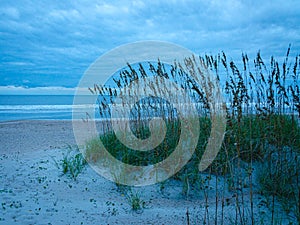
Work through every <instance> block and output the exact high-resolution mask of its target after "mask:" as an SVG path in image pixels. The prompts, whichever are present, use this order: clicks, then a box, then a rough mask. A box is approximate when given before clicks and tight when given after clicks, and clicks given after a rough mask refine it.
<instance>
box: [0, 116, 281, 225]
mask: <svg viewBox="0 0 300 225" xmlns="http://www.w3.org/2000/svg"><path fill="white" fill-rule="evenodd" d="M0 138H1V139H0V146H1V147H0V163H1V164H0V204H1V205H0V224H173V225H176V224H187V215H186V212H187V209H188V210H189V217H190V224H203V221H204V218H205V217H206V218H207V217H210V218H211V222H214V221H215V215H216V213H215V211H216V198H215V196H216V193H219V194H224V196H225V198H224V199H225V201H226V204H225V206H224V208H223V213H224V216H223V218H224V224H230V221H234V220H235V210H236V207H235V206H234V202H235V201H236V198H235V197H234V194H233V193H232V192H230V191H228V187H227V186H226V184H225V187H224V185H223V186H222V184H223V183H224V179H223V178H219V180H218V183H219V187H218V190H217V191H216V189H215V184H216V183H215V181H216V180H215V177H213V178H212V180H211V181H210V183H209V184H208V189H207V190H208V191H207V193H208V196H207V199H208V206H209V207H208V208H207V209H208V210H207V211H206V210H205V204H206V203H205V197H204V192H199V191H198V192H197V193H195V194H191V195H190V196H189V198H188V199H186V198H185V197H184V196H183V195H182V194H181V190H182V187H181V185H182V184H181V183H180V182H178V181H167V183H166V184H165V188H164V191H163V192H162V191H161V184H156V185H152V186H149V187H143V188H133V192H138V193H140V196H141V198H142V199H143V200H144V201H145V202H146V208H145V209H143V210H141V211H138V212H135V211H133V210H132V209H131V207H130V205H129V201H128V200H127V199H126V197H125V196H124V195H123V194H121V193H120V192H118V191H117V187H116V185H115V184H114V183H112V182H110V181H107V180H105V179H104V178H102V177H101V176H99V175H98V174H96V173H95V172H94V171H93V170H92V169H91V168H90V167H89V166H87V167H86V168H85V169H84V171H83V172H82V173H81V174H80V175H79V176H78V177H77V180H76V181H75V180H73V179H71V178H70V177H68V176H66V175H62V172H61V170H59V169H58V168H57V167H56V165H55V162H54V161H55V160H56V161H57V162H59V160H61V159H62V157H63V154H65V153H66V151H67V148H66V145H67V144H69V145H74V144H75V140H74V137H73V133H72V125H71V122H68V121H18V122H8V123H1V124H0ZM203 176H204V177H205V175H203ZM220 185H221V186H220ZM244 202H245V203H247V204H246V205H249V206H250V204H249V191H247V189H245V191H244ZM254 202H255V204H254V213H255V214H254V216H255V218H257V220H258V219H259V218H261V216H262V215H264V217H263V218H264V219H265V221H268V219H269V216H270V211H269V210H268V209H267V208H266V206H265V204H264V200H263V197H262V196H260V195H259V194H257V193H256V194H255V195H254ZM217 213H218V216H217V217H218V221H219V222H218V224H220V222H221V221H220V218H221V213H222V207H221V202H219V203H218V207H217ZM244 215H245V216H246V217H249V209H245V213H244ZM248 222H249V223H250V220H248ZM283 222H284V221H283ZM265 224H267V223H265ZM283 224H284V223H283Z"/></svg>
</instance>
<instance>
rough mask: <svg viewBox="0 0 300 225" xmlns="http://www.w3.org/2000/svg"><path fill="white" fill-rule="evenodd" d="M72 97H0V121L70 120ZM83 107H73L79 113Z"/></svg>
mask: <svg viewBox="0 0 300 225" xmlns="http://www.w3.org/2000/svg"><path fill="white" fill-rule="evenodd" d="M73 98H74V96H73V95H0V121H2V122H3V121H14V120H71V119H72V109H73ZM85 107H86V106H85V105H75V108H76V109H77V110H78V112H79V111H84V110H85Z"/></svg>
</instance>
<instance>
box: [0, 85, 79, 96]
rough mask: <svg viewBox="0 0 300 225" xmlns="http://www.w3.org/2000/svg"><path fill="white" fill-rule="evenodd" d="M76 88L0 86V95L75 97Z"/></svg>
mask: <svg viewBox="0 0 300 225" xmlns="http://www.w3.org/2000/svg"><path fill="white" fill-rule="evenodd" d="M74 93H75V88H66V87H56V86H51V87H35V88H28V87H23V86H12V85H9V86H0V95H73V94H74Z"/></svg>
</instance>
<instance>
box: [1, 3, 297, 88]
mask: <svg viewBox="0 0 300 225" xmlns="http://www.w3.org/2000/svg"><path fill="white" fill-rule="evenodd" d="M299 12H300V1H299V0H295V1H293V0H278V1H260V0H253V1H251V0H243V1H242V0H241V1H238V0H229V1H226V0H225V1H221V0H220V1H218V0H194V1H193V0H187V1H183V0H169V1H156V0H153V1H140V0H135V1H100V0H99V1H67V0H66V1H61V0H51V1H50V0H48V1H46V0H41V1H32V0H18V1H11V0H2V1H0V18H1V19H0V93H2V94H3V93H11V92H16V93H22V91H24V89H26V88H33V89H29V90H31V91H33V90H35V91H36V90H38V91H41V90H42V91H46V92H47V91H51V90H52V89H54V91H55V93H57V92H58V90H62V91H67V90H72V88H74V87H76V86H77V84H78V82H79V80H80V78H81V76H82V75H83V73H84V71H85V70H86V69H87V68H88V67H89V65H90V64H91V63H92V62H93V61H94V60H96V59H97V58H98V57H99V56H101V55H102V54H103V53H105V52H107V51H109V50H110V49H112V48H115V47H117V46H119V45H122V44H126V43H130V42H135V41H142V40H159V41H168V42H173V43H175V44H178V45H181V46H183V47H186V48H188V49H190V50H192V51H194V52H196V53H197V54H200V55H203V54H205V53H208V54H218V53H219V52H221V51H224V52H225V53H227V55H228V56H229V57H230V58H231V59H233V60H238V59H239V58H240V56H241V53H242V52H244V53H248V55H249V56H250V57H251V56H252V57H253V56H254V55H255V53H256V52H257V51H258V50H261V52H262V55H263V57H264V58H265V59H266V60H268V59H269V58H270V56H271V55H274V56H275V57H276V58H277V59H279V60H280V59H281V57H282V56H284V54H285V52H286V50H287V47H288V45H289V44H291V45H292V52H291V54H292V55H293V56H295V55H296V54H297V53H300V13H299ZM45 87H46V88H45Z"/></svg>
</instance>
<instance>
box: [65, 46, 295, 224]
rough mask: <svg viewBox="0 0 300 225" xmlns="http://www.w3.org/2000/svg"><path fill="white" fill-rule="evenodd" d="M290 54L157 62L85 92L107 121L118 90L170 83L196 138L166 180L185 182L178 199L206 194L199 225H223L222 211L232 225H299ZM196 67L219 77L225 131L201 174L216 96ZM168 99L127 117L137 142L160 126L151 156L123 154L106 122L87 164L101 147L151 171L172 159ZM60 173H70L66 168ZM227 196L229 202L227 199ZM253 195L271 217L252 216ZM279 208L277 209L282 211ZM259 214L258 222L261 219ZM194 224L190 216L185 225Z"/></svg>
mask: <svg viewBox="0 0 300 225" xmlns="http://www.w3.org/2000/svg"><path fill="white" fill-rule="evenodd" d="M290 50H291V49H290V47H289V48H288V50H287V53H286V55H285V56H284V58H283V62H282V63H279V62H278V61H276V60H275V58H274V57H271V58H270V61H269V62H268V63H266V62H264V60H263V59H262V57H261V53H260V52H258V53H257V55H256V57H255V59H254V60H253V61H250V60H249V58H248V56H247V54H242V61H241V62H238V63H237V64H236V63H235V62H233V61H232V60H228V57H227V56H226V54H225V53H223V52H222V53H220V54H218V55H217V56H211V55H205V56H203V57H202V56H201V57H199V58H197V59H195V58H193V57H191V58H187V60H186V62H185V63H186V64H185V65H180V64H178V63H177V64H176V63H174V65H164V64H163V63H162V62H160V61H159V60H158V62H155V63H154V62H149V63H148V65H147V66H145V65H142V64H138V65H135V67H134V66H132V65H129V64H128V68H127V69H124V70H122V71H121V72H120V73H119V74H118V75H116V76H115V77H113V78H112V80H111V82H110V85H111V86H98V85H96V84H95V86H94V87H93V88H90V91H91V93H92V94H95V95H98V96H99V97H98V103H99V104H98V113H99V117H100V118H101V119H107V118H111V105H112V103H114V101H115V99H116V98H117V97H118V96H119V95H120V93H118V88H124V87H126V86H128V85H130V84H131V83H132V82H133V81H135V80H136V79H145V78H147V77H150V76H158V77H162V78H165V79H170V80H172V81H174V82H175V83H176V84H177V85H179V86H181V87H182V88H183V89H184V90H185V91H186V92H187V93H188V95H189V96H190V97H191V99H192V100H193V101H194V102H195V103H196V106H197V112H198V115H199V118H197V120H199V124H200V134H199V137H198V143H197V146H196V149H195V152H194V154H193V156H192V157H191V159H190V160H189V162H188V163H187V164H186V165H185V166H184V167H183V168H182V169H181V170H180V171H178V172H177V173H176V174H174V175H173V176H172V178H170V179H172V180H177V181H180V182H181V183H182V194H183V195H184V196H186V197H189V196H193V197H194V196H195V195H194V194H193V193H196V192H201V193H203V195H201V196H204V207H205V213H204V215H203V218H204V221H202V222H203V223H205V224H206V223H209V221H210V218H213V220H214V221H215V224H226V222H228V220H227V219H226V217H225V212H224V209H225V206H226V205H230V206H231V205H233V206H234V207H235V214H234V216H232V217H230V221H231V222H232V223H233V224H256V223H260V224H264V223H265V221H268V220H269V221H270V223H271V224H274V223H278V221H280V223H284V222H283V221H285V222H286V221H289V222H291V223H295V224H296V223H299V222H300V216H299V215H300V211H299V210H300V199H299V196H300V194H299V193H300V182H299V181H300V175H299V171H300V163H299V155H300V128H299V117H300V83H299V74H300V60H299V57H300V56H299V55H297V56H296V57H295V58H293V59H291V57H290ZM197 63H198V64H199V63H200V64H201V65H204V68H207V69H208V70H209V71H210V72H211V73H212V74H213V75H214V76H215V77H216V80H217V81H218V83H219V85H220V87H221V90H222V91H223V95H224V96H223V97H224V101H225V102H226V131H225V136H224V140H223V143H222V146H221V149H220V151H219V153H218V155H217V157H216V158H215V159H214V161H213V162H212V164H211V165H210V166H209V167H208V168H207V169H206V170H205V171H202V172H201V173H200V172H199V169H198V165H199V162H200V160H201V158H202V155H203V153H204V151H205V148H206V145H207V140H208V138H209V136H210V131H211V128H212V124H211V123H212V119H211V114H212V112H211V109H210V107H209V99H210V98H212V97H213V96H214V93H212V92H211V89H210V88H209V87H210V86H212V85H215V83H214V82H213V81H212V78H208V80H207V84H206V85H200V84H199V83H198V82H197V81H199V80H201V78H203V76H204V75H203V74H205V71H201V68H199V67H197ZM197 77H198V79H197ZM202 80H203V79H202ZM153 82H155V80H154V81H153ZM154 84H155V85H157V83H153V86H151V85H150V87H149V88H152V89H153V90H155V91H160V92H161V96H163V95H164V94H165V95H167V94H168V93H167V92H168V91H170V90H169V89H168V87H166V86H165V84H164V83H162V84H158V85H161V86H160V88H158V89H159V90H156V89H155V87H154V86H155V85H154ZM132 91H133V93H131V94H132V95H134V94H135V93H134V90H132ZM171 91H172V90H171ZM171 96H172V98H173V99H168V101H164V100H162V101H160V99H159V98H157V97H153V96H150V97H147V98H144V99H143V100H139V101H138V102H136V104H134V106H133V107H132V105H131V107H132V109H131V111H130V118H128V119H129V122H130V130H131V132H132V133H133V134H134V135H135V137H137V138H139V139H146V138H148V137H149V136H151V135H152V133H151V132H150V128H149V118H151V117H153V116H155V117H161V118H163V120H164V121H165V125H166V135H165V137H164V139H163V141H162V142H161V143H160V144H159V145H158V146H156V147H155V148H153V149H152V150H150V151H136V150H134V149H132V148H130V147H127V146H126V145H124V144H123V143H122V142H121V141H120V140H119V139H118V135H116V133H115V132H114V131H113V127H112V125H111V123H108V124H105V126H103V127H102V130H101V135H100V136H99V137H98V138H95V139H93V140H90V142H88V144H87V145H86V152H85V158H86V159H87V161H88V162H90V163H96V162H97V161H98V160H100V159H101V156H102V155H101V151H100V150H99V149H101V147H102V146H104V147H105V148H106V149H107V150H108V151H109V153H110V154H111V155H112V156H114V157H115V158H117V159H118V160H120V161H122V162H124V163H127V164H131V165H136V166H146V165H152V164H155V163H158V162H160V161H162V160H164V159H166V158H167V157H168V156H170V154H172V152H173V151H174V149H175V148H176V146H177V144H178V142H179V138H180V134H181V129H182V128H183V126H184V124H182V122H181V121H180V117H179V116H178V115H179V114H178V111H177V109H176V107H175V108H174V107H172V106H174V105H172V104H170V103H172V102H175V103H178V102H180V99H176V97H175V95H171ZM177 98H179V97H177ZM125 104H126V103H125ZM126 107H127V106H126ZM126 107H125V106H124V108H126ZM188 110H189V108H188V107H187V108H186V111H185V113H187V114H188V113H189V111H188ZM114 119H118V118H114ZM121 119H123V118H120V121H121ZM156 129H159V128H156ZM158 132H159V130H158ZM125 135H126V134H125ZM66 161H68V160H66ZM67 164H69V163H67ZM63 168H65V170H66V172H67V171H69V166H65V167H63ZM166 185H167V183H163V184H162V185H161V187H163V189H165V186H166ZM224 187H227V189H226V188H224ZM211 189H214V190H215V196H214V201H213V202H214V204H215V212H214V215H209V210H208V208H209V207H211V204H212V203H211V199H212V198H211V197H210V196H209V193H210V190H211ZM228 192H230V193H231V196H232V197H231V198H228V196H227V195H228ZM257 194H260V195H262V196H263V197H265V198H266V201H265V202H267V203H268V204H264V205H265V207H266V208H267V209H268V210H269V211H270V212H271V213H270V214H268V213H263V212H262V213H260V214H255V213H254V204H256V203H255V202H254V195H257ZM128 196H129V197H128ZM128 196H127V199H128V201H129V202H130V203H131V206H132V209H134V210H135V209H141V208H143V204H144V203H143V201H142V200H141V199H140V197H139V196H138V195H137V194H136V193H135V194H134V193H131V194H130V193H129V195H128ZM246 198H247V199H249V201H248V200H247V201H246V200H245V199H246ZM277 203H280V207H281V209H282V210H281V211H280V210H279V208H278V207H277ZM257 215H261V216H260V217H259V218H258V217H257ZM269 215H270V217H269ZM191 219H192V218H191V215H190V214H189V219H188V221H189V220H191Z"/></svg>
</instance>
